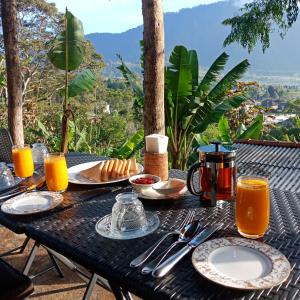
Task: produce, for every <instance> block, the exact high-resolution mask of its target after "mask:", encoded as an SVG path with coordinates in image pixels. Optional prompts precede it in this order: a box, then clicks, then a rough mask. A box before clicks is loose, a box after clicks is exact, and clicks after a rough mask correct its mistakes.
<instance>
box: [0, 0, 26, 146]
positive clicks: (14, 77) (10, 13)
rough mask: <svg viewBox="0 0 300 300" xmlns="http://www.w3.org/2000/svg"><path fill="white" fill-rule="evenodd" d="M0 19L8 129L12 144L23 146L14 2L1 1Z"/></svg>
mask: <svg viewBox="0 0 300 300" xmlns="http://www.w3.org/2000/svg"><path fill="white" fill-rule="evenodd" d="M1 18H2V28H3V39H4V48H5V60H6V74H7V93H8V127H9V131H10V134H11V136H12V139H13V141H14V143H15V144H23V143H24V131H23V120H22V77H21V68H20V59H19V54H18V47H17V10H16V0H9V1H8V0H1Z"/></svg>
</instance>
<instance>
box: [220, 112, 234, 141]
mask: <svg viewBox="0 0 300 300" xmlns="http://www.w3.org/2000/svg"><path fill="white" fill-rule="evenodd" d="M218 130H219V138H220V140H221V141H222V142H225V143H232V140H231V131H230V127H229V122H228V119H227V118H225V117H224V116H222V117H221V118H220V120H219V123H218Z"/></svg>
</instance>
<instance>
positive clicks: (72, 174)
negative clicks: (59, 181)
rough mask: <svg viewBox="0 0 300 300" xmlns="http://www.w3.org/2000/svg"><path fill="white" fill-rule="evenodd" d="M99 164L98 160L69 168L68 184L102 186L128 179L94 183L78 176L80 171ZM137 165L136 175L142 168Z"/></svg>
mask: <svg viewBox="0 0 300 300" xmlns="http://www.w3.org/2000/svg"><path fill="white" fill-rule="evenodd" d="M99 163H100V160H99V161H91V162H87V163H83V164H80V165H76V166H73V167H71V168H69V169H68V176H69V182H70V183H75V184H84V185H85V184H90V185H102V184H108V183H114V182H121V181H124V180H127V179H128V178H129V177H127V176H126V177H123V178H118V179H113V180H109V181H102V182H96V181H92V180H89V179H87V178H85V177H83V176H81V175H80V171H83V170H86V169H89V168H91V167H93V166H95V165H97V164H99ZM137 165H138V168H139V170H138V172H137V174H139V173H141V172H143V166H142V165H141V164H137Z"/></svg>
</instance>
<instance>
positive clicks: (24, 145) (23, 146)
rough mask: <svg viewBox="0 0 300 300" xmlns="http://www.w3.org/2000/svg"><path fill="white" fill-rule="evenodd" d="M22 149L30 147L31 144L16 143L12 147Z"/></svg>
mask: <svg viewBox="0 0 300 300" xmlns="http://www.w3.org/2000/svg"><path fill="white" fill-rule="evenodd" d="M20 148H21V149H22V148H30V145H29V144H14V145H12V149H20Z"/></svg>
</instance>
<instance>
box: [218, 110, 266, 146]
mask: <svg viewBox="0 0 300 300" xmlns="http://www.w3.org/2000/svg"><path fill="white" fill-rule="evenodd" d="M218 130H219V140H220V141H222V142H223V143H229V144H232V143H234V141H235V140H242V139H246V140H248V139H253V140H258V139H260V136H261V134H262V130H263V115H262V114H259V115H257V117H256V118H255V120H254V122H253V123H252V124H251V125H250V126H249V127H248V128H247V127H246V126H245V125H244V124H242V125H241V126H240V128H238V130H236V132H234V133H232V130H231V129H230V126H229V121H228V118H226V117H224V116H222V117H221V118H220V120H219V123H218Z"/></svg>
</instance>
